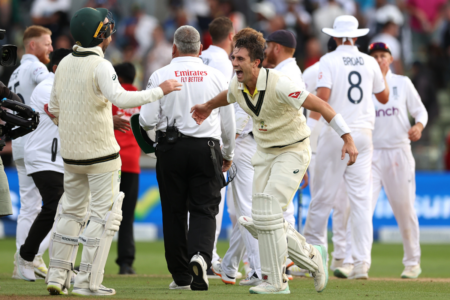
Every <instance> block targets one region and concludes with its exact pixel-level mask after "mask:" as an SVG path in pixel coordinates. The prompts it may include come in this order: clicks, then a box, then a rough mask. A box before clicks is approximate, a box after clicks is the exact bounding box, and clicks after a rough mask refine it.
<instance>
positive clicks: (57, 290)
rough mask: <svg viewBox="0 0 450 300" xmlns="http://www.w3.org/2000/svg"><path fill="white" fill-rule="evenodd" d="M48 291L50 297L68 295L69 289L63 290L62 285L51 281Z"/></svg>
mask: <svg viewBox="0 0 450 300" xmlns="http://www.w3.org/2000/svg"><path fill="white" fill-rule="evenodd" d="M47 291H48V292H49V293H50V295H67V294H68V292H67V289H66V288H63V286H62V284H59V283H57V282H53V281H49V282H48V284H47Z"/></svg>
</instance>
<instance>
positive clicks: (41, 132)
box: [25, 73, 64, 175]
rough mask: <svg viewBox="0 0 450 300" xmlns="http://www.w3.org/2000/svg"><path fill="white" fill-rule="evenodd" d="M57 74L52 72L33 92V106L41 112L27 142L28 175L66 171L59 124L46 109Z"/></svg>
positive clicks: (26, 165)
mask: <svg viewBox="0 0 450 300" xmlns="http://www.w3.org/2000/svg"><path fill="white" fill-rule="evenodd" d="M54 80H55V74H54V73H50V74H48V75H47V78H46V79H45V80H43V81H42V82H41V83H40V84H38V86H37V87H36V88H35V89H34V91H33V94H31V103H30V105H31V107H32V108H34V110H35V111H37V112H38V113H39V115H40V116H39V125H38V127H37V128H36V130H34V131H32V132H31V133H29V134H28V135H27V136H28V139H27V141H26V143H25V149H27V151H25V167H26V169H27V175H31V174H33V173H36V172H41V171H55V172H58V173H64V163H63V160H62V157H61V154H60V153H59V149H60V147H61V144H60V138H59V131H58V126H56V125H55V123H53V121H52V120H51V119H50V117H49V116H48V115H47V114H46V113H45V111H44V105H45V104H47V103H49V101H50V95H51V93H52V87H53V82H54Z"/></svg>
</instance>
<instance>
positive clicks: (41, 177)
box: [20, 171, 64, 261]
mask: <svg viewBox="0 0 450 300" xmlns="http://www.w3.org/2000/svg"><path fill="white" fill-rule="evenodd" d="M31 177H32V178H33V181H34V183H35V184H36V187H37V188H38V190H39V193H40V194H41V197H42V202H43V203H44V204H43V205H42V210H41V212H40V213H39V214H38V215H37V217H36V219H35V220H34V222H33V224H32V225H31V228H30V231H29V232H28V236H27V239H26V240H25V243H24V244H23V245H22V246H21V247H20V256H21V257H22V258H23V259H24V260H27V261H33V260H34V257H35V256H36V254H37V253H38V251H39V246H40V245H41V242H42V241H43V240H44V239H45V237H46V236H47V234H48V233H49V232H50V230H51V229H52V227H53V222H54V221H55V215H56V211H57V209H58V203H59V200H60V199H61V196H62V195H63V193H64V174H63V173H58V172H55V171H42V172H36V173H33V174H31Z"/></svg>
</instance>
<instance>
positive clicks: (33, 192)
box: [14, 159, 50, 255]
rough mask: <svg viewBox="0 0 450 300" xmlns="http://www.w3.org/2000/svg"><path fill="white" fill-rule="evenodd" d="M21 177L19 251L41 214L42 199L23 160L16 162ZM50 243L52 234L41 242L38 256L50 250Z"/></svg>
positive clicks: (17, 234) (17, 239)
mask: <svg viewBox="0 0 450 300" xmlns="http://www.w3.org/2000/svg"><path fill="white" fill-rule="evenodd" d="M14 163H15V164H16V168H17V174H18V176H19V193H20V211H19V216H18V217H17V229H16V248H17V251H19V250H20V247H21V246H22V245H23V244H24V243H25V240H26V239H27V236H28V232H29V231H30V228H31V225H33V222H34V220H35V219H36V217H37V215H38V214H39V213H40V212H41V208H42V197H41V194H40V193H39V190H38V188H37V187H36V185H35V184H34V181H33V178H32V177H31V176H28V175H27V169H26V168H25V162H24V160H23V159H18V160H16V161H14ZM49 242H50V234H48V235H47V236H46V237H45V239H44V240H43V241H42V242H41V245H40V246H39V252H38V253H37V255H43V254H44V252H45V250H47V248H48V243H49Z"/></svg>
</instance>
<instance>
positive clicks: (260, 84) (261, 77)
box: [238, 67, 267, 97]
mask: <svg viewBox="0 0 450 300" xmlns="http://www.w3.org/2000/svg"><path fill="white" fill-rule="evenodd" d="M266 78H267V71H266V69H264V68H262V67H261V69H259V74H258V79H257V80H256V88H255V92H254V93H253V95H251V96H252V97H253V96H255V95H256V94H257V93H258V92H259V91H265V90H266ZM238 89H239V90H243V91H244V92H246V93H247V94H249V95H250V92H249V91H248V89H247V87H246V86H245V84H243V83H242V82H238Z"/></svg>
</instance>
